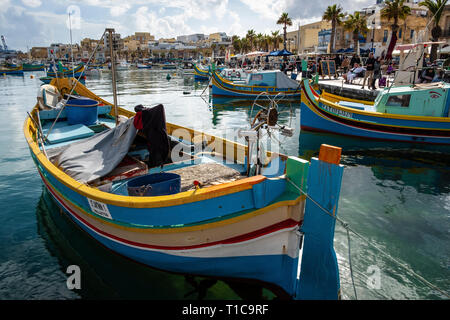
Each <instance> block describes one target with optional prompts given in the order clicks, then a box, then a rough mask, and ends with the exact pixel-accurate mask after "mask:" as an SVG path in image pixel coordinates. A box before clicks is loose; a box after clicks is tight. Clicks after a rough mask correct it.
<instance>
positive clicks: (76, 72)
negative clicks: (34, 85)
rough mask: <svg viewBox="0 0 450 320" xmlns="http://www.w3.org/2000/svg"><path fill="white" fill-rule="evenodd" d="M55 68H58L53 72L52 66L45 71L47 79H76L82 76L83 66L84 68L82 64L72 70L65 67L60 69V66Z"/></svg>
mask: <svg viewBox="0 0 450 320" xmlns="http://www.w3.org/2000/svg"><path fill="white" fill-rule="evenodd" d="M57 68H58V70H56V71H55V70H53V69H54V68H52V66H50V68H49V69H48V70H47V77H52V78H55V77H60V78H65V77H74V78H78V77H80V76H81V75H82V74H83V72H84V69H85V66H84V63H80V64H78V65H77V66H75V67H73V68H67V67H62V66H58V67H57Z"/></svg>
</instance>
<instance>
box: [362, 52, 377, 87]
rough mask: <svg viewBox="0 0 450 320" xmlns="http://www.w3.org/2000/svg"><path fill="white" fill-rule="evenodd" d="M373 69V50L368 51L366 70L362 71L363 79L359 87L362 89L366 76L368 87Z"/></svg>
mask: <svg viewBox="0 0 450 320" xmlns="http://www.w3.org/2000/svg"><path fill="white" fill-rule="evenodd" d="M373 69H375V58H374V57H373V52H371V53H369V58H368V59H367V61H366V72H365V73H364V81H363V85H362V87H361V89H364V86H365V85H366V79H367V78H368V81H367V86H368V87H370V86H371V84H372V79H373Z"/></svg>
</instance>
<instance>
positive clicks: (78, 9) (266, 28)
mask: <svg viewBox="0 0 450 320" xmlns="http://www.w3.org/2000/svg"><path fill="white" fill-rule="evenodd" d="M375 2H376V1H375V0H339V4H340V5H341V6H342V7H343V8H344V11H345V12H349V13H353V11H354V10H357V9H362V8H364V7H367V6H369V5H371V4H374V3H375ZM334 3H336V0H316V1H312V0H170V1H167V0H130V1H127V0H78V1H74V0H72V1H69V0H67V1H64V0H0V34H1V35H4V36H5V39H6V43H7V45H8V47H9V49H15V50H22V51H26V50H27V48H31V47H36V46H49V45H50V44H51V43H58V42H61V43H70V29H72V43H79V42H80V40H82V39H84V38H92V39H99V38H100V37H101V35H102V34H103V31H104V30H105V28H114V29H115V31H116V32H117V33H119V34H120V35H121V36H122V37H125V36H128V35H131V34H134V32H150V34H152V35H154V36H155V38H156V39H159V38H169V37H170V38H172V37H175V38H176V36H179V35H188V34H193V33H203V34H210V33H214V32H226V34H227V35H229V36H231V35H238V36H241V37H242V36H245V34H246V33H247V30H250V29H253V30H254V31H255V32H256V33H263V34H264V33H266V34H270V33H271V32H272V31H275V30H280V33H282V26H280V25H277V24H276V21H277V20H278V17H279V16H280V15H281V13H282V12H287V13H288V14H289V16H290V17H291V19H292V22H293V25H292V27H289V28H288V31H292V30H297V29H298V26H299V25H304V24H308V23H311V22H316V21H319V20H321V17H322V14H323V12H324V11H325V9H326V7H327V6H329V5H331V4H334ZM69 13H70V23H69ZM69 26H71V28H69Z"/></svg>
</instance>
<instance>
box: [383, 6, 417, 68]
mask: <svg viewBox="0 0 450 320" xmlns="http://www.w3.org/2000/svg"><path fill="white" fill-rule="evenodd" d="M404 1H405V0H386V1H385V5H386V6H385V7H384V8H383V9H381V12H380V13H381V17H382V18H385V19H387V20H388V21H390V20H393V21H394V22H393V23H392V25H391V29H392V36H391V41H390V42H389V46H388V50H387V53H386V60H389V59H391V58H392V52H393V51H394V48H395V44H396V43H397V31H398V29H399V25H398V22H399V20H400V19H402V20H405V19H406V17H408V15H409V14H410V13H411V8H410V7H408V6H405V5H404V4H403V3H404Z"/></svg>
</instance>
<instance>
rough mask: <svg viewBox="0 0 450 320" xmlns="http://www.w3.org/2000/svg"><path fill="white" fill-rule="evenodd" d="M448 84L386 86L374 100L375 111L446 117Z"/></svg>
mask: <svg viewBox="0 0 450 320" xmlns="http://www.w3.org/2000/svg"><path fill="white" fill-rule="evenodd" d="M449 90H450V85H449V84H446V83H444V82H435V83H424V84H415V85H408V86H399V87H392V88H386V89H384V90H383V91H382V92H380V94H379V95H378V97H377V98H376V100H375V106H376V111H378V112H382V113H389V114H399V115H409V116H423V117H448V116H449V104H450V94H449Z"/></svg>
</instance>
